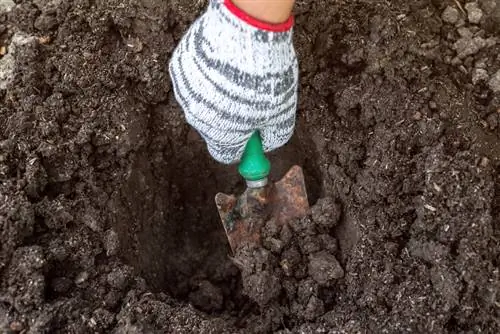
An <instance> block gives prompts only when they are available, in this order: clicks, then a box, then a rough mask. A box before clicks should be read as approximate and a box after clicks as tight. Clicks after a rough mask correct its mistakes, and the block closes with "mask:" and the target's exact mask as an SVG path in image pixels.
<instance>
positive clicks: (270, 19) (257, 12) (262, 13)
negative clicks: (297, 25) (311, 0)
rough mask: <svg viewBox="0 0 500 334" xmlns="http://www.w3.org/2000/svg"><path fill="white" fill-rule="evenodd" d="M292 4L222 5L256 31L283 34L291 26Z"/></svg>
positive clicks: (236, 0)
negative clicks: (256, 29)
mask: <svg viewBox="0 0 500 334" xmlns="http://www.w3.org/2000/svg"><path fill="white" fill-rule="evenodd" d="M294 2H295V0H281V1H262V0H261V1H249V0H224V5H225V6H226V7H227V9H228V10H229V11H230V12H231V13H232V14H233V15H235V16H237V17H238V18H240V19H241V20H243V21H245V22H246V23H248V24H250V25H252V26H254V27H256V28H258V29H263V30H267V31H274V32H283V31H288V30H290V29H291V28H292V26H293V23H294V18H293V15H292V8H293V5H294Z"/></svg>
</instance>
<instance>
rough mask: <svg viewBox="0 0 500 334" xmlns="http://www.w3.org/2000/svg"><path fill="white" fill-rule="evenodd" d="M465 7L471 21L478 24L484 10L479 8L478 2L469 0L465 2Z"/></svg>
mask: <svg viewBox="0 0 500 334" xmlns="http://www.w3.org/2000/svg"><path fill="white" fill-rule="evenodd" d="M464 8H465V10H466V11H467V18H468V20H469V22H470V23H473V24H478V23H479V22H481V19H482V17H483V11H482V10H481V8H479V4H478V3H477V2H468V3H466V4H465V6H464Z"/></svg>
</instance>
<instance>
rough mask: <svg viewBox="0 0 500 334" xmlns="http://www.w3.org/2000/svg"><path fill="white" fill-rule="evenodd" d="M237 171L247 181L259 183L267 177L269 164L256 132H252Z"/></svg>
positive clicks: (269, 168)
mask: <svg viewBox="0 0 500 334" xmlns="http://www.w3.org/2000/svg"><path fill="white" fill-rule="evenodd" d="M238 170H239V172H240V174H241V176H243V178H244V179H245V180H247V181H259V180H262V179H265V178H267V176H268V175H269V171H270V170H271V163H270V162H269V160H268V159H267V158H266V156H265V155H264V150H263V148H262V141H261V139H260V135H259V133H258V132H254V134H253V135H252V136H251V137H250V140H249V141H248V142H247V145H246V147H245V152H243V156H242V158H241V162H240V165H239V167H238Z"/></svg>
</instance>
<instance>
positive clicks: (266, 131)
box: [169, 0, 298, 164]
mask: <svg viewBox="0 0 500 334" xmlns="http://www.w3.org/2000/svg"><path fill="white" fill-rule="evenodd" d="M292 32H293V17H292V16H291V17H290V18H289V19H288V21H287V22H285V23H282V24H277V25H274V24H269V23H264V22H261V21H259V20H257V19H255V18H252V17H250V16H249V15H247V14H245V13H244V12H243V11H241V10H240V9H238V8H237V7H236V6H235V5H234V4H233V3H232V2H231V1H230V0H211V1H210V4H209V6H208V9H207V11H206V12H205V13H204V14H203V15H201V16H200V17H199V18H198V19H197V20H196V21H195V22H194V23H193V24H192V25H191V27H190V28H189V30H188V31H187V32H186V34H185V35H184V36H183V38H182V39H181V41H180V43H179V45H178V46H177V47H176V49H175V50H174V53H173V55H172V58H171V60H170V63H169V72H170V76H171V78H172V83H173V90H174V94H175V97H176V100H177V101H178V103H179V104H180V105H181V107H182V109H183V110H184V114H185V117H186V120H187V122H188V123H189V124H190V125H191V126H193V127H194V128H195V129H196V130H197V131H198V132H199V133H200V135H201V136H202V137H203V139H204V140H205V142H206V144H207V148H208V151H209V153H210V155H211V156H212V157H213V158H214V159H215V160H217V161H218V162H221V163H224V164H231V163H234V162H237V161H239V160H240V159H241V156H242V154H243V151H244V149H245V145H246V142H247V141H248V139H249V138H250V136H251V135H252V133H253V132H255V131H256V130H259V131H260V135H261V138H262V144H263V147H264V151H265V152H269V151H272V150H274V149H276V148H279V147H281V146H283V145H284V144H286V143H287V142H288V141H289V140H290V138H291V136H292V134H293V130H294V127H295V114H296V108H297V82H298V62H297V57H296V54H295V49H294V47H293V41H292Z"/></svg>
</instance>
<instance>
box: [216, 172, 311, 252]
mask: <svg viewBox="0 0 500 334" xmlns="http://www.w3.org/2000/svg"><path fill="white" fill-rule="evenodd" d="M215 203H216V205H217V210H218V211H219V216H220V218H221V220H222V225H223V226H224V230H225V232H226V235H227V238H228V241H229V244H230V246H231V250H232V251H233V252H235V251H236V250H237V249H239V248H240V247H242V246H245V245H250V246H258V245H260V244H261V229H262V227H263V225H264V224H265V222H266V221H268V220H271V219H273V220H274V221H275V222H276V224H277V225H278V226H283V225H286V224H288V223H289V222H290V221H292V220H294V219H297V218H301V217H304V216H306V215H307V214H308V212H309V202H308V199H307V192H306V186H305V182H304V174H303V172H302V168H300V167H299V166H293V167H292V168H291V169H290V170H289V171H288V172H287V173H286V174H285V176H284V177H283V178H282V179H281V180H279V181H278V182H276V183H274V184H269V185H268V186H267V187H266V188H261V189H247V190H246V191H245V192H244V193H243V194H242V195H240V196H239V197H236V196H234V195H226V194H224V193H218V194H217V195H216V196H215Z"/></svg>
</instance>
